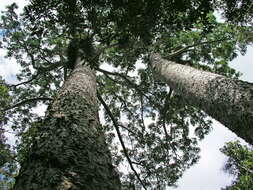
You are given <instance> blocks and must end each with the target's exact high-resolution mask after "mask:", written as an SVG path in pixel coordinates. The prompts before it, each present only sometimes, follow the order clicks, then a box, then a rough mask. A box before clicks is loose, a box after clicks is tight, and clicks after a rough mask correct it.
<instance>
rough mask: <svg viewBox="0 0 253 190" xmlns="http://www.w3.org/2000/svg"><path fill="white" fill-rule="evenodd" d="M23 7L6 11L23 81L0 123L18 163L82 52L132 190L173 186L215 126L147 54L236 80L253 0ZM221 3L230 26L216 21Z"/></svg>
mask: <svg viewBox="0 0 253 190" xmlns="http://www.w3.org/2000/svg"><path fill="white" fill-rule="evenodd" d="M16 8H17V6H16V4H12V5H10V6H9V7H8V8H7V10H6V11H5V12H4V13H3V16H2V18H1V25H0V27H1V29H2V30H3V31H4V34H3V40H2V42H1V48H3V49H5V50H6V51H7V55H6V57H8V58H11V57H12V58H15V59H16V61H17V63H18V64H20V66H21V70H20V73H19V74H18V75H17V76H16V77H17V83H16V84H6V85H5V87H4V89H5V90H3V96H2V94H1V98H2V97H3V98H5V94H8V98H7V99H8V101H5V100H4V102H5V104H3V108H2V110H1V121H4V122H5V123H6V124H8V125H9V126H11V127H12V129H13V130H14V131H15V132H16V133H17V134H18V136H19V139H20V142H19V144H18V145H17V147H16V148H17V161H19V162H22V161H23V159H24V156H25V154H26V152H28V151H29V147H31V144H32V143H33V138H35V136H36V127H37V125H38V123H39V121H40V120H41V119H43V118H41V117H39V116H38V115H37V114H36V113H35V112H34V111H33V108H35V107H36V106H38V105H40V103H41V102H43V103H44V104H46V105H49V104H50V101H51V100H52V99H53V98H54V96H55V94H57V91H58V90H59V88H60V87H61V86H62V84H63V83H64V81H65V79H66V78H68V76H69V75H70V74H71V66H69V65H68V62H69V61H70V59H71V58H72V57H73V56H75V54H73V52H75V48H77V49H79V48H80V49H82V50H83V52H84V53H83V59H85V60H86V61H87V63H88V65H89V66H90V67H91V68H92V69H94V70H95V71H96V72H97V88H98V97H99V100H100V102H101V103H102V105H103V109H104V112H103V115H101V118H103V119H104V120H105V122H104V124H103V129H104V130H105V131H106V134H107V141H108V144H110V149H111V152H112V155H113V160H114V164H115V165H116V166H120V167H122V166H123V165H124V164H125V161H128V162H129V164H130V165H131V168H132V170H129V171H121V175H122V177H121V179H122V182H123V184H124V185H125V186H126V188H127V187H130V186H133V185H135V186H136V187H140V186H143V184H145V186H146V187H154V188H158V189H159V188H160V189H162V188H163V187H165V186H166V185H169V186H173V185H175V184H176V181H177V179H178V178H179V177H180V176H181V175H182V173H183V172H184V171H185V170H186V169H187V168H189V167H190V166H191V165H193V164H194V163H196V162H197V161H198V159H199V155H198V153H199V147H198V145H197V144H198V140H199V139H202V138H204V136H205V134H207V133H208V132H209V131H210V128H211V121H210V120H209V119H207V117H206V116H207V115H206V113H204V112H203V111H202V110H199V109H198V108H195V107H193V106H190V105H187V104H186V103H185V102H184V101H182V98H181V97H182V96H183V94H177V93H175V92H174V91H173V89H172V88H170V87H169V86H168V85H166V84H164V83H161V82H159V80H158V79H157V77H156V76H153V73H152V69H151V67H150V63H149V59H148V57H149V53H150V52H152V51H157V52H160V53H161V54H162V55H163V56H164V57H166V58H168V59H170V60H173V61H176V62H178V63H181V64H186V65H190V66H193V67H196V68H199V69H203V70H208V71H212V72H216V73H219V74H222V75H225V76H227V77H231V78H237V77H238V76H239V73H238V72H236V71H235V70H234V69H232V68H230V67H229V66H228V63H229V62H230V61H231V60H233V59H234V58H235V57H236V56H237V55H238V53H242V54H244V53H245V52H246V49H247V45H249V44H252V41H253V35H252V30H253V28H252V26H251V24H252V23H251V22H252V20H251V18H252V14H251V13H252V11H253V8H252V1H250V0H241V1H240V2H238V1H226V0H225V1H223V0H219V1H206V0H193V1H190V0H177V1H163V0H151V1H140V0H131V1H127V0H95V1H90V0H75V1H74V0H67V1H60V0H55V1H39V0H31V1H30V3H29V4H28V5H27V6H26V7H25V8H24V12H23V13H22V14H21V15H18V14H17V13H16ZM217 9H219V10H220V11H222V13H223V14H224V16H225V18H226V19H227V21H228V22H225V23H220V22H218V21H217V19H216V17H215V14H214V11H215V10H217ZM107 67H108V68H111V69H110V70H109V69H108V70H106V68H107ZM5 91H6V93H5ZM4 93H5V94H4ZM6 96H7V95H6ZM147 121H149V122H147ZM116 136H118V139H119V140H117V138H115V137H116ZM119 144H120V145H121V146H118V145H119ZM7 162H8V161H7ZM133 168H135V170H134V169H133ZM136 173H138V176H139V177H137V175H136ZM139 179H141V181H142V182H143V183H141V181H140V180H139Z"/></svg>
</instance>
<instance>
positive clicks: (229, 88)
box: [150, 53, 253, 144]
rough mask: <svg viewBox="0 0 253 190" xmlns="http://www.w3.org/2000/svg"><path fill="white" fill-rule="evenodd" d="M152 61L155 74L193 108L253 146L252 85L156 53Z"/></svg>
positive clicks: (152, 56) (151, 58)
mask: <svg viewBox="0 0 253 190" xmlns="http://www.w3.org/2000/svg"><path fill="white" fill-rule="evenodd" d="M150 61H151V64H152V67H153V70H154V73H155V74H156V75H157V76H159V78H160V79H161V80H163V81H164V82H165V83H167V84H168V85H169V86H170V87H172V88H173V89H174V90H175V91H176V92H177V93H180V94H181V95H183V98H184V99H185V100H186V101H187V102H188V103H189V104H191V105H193V106H196V107H198V108H200V109H202V110H203V111H205V112H206V113H207V114H209V115H210V116H211V117H213V118H214V119H216V120H217V121H219V122H221V123H222V124H223V125H225V126H226V127H227V128H229V129H230V130H231V131H233V132H234V133H235V134H237V135H238V136H239V137H241V138H243V139H244V140H245V141H247V142H248V143H250V144H253V84H252V83H248V82H243V81H240V80H234V79H230V78H226V77H224V76H222V75H218V74H214V73H210V72H206V71H202V70H198V69H195V68H192V67H189V66H186V65H181V64H177V63H175V62H171V61H168V60H165V59H162V58H161V56H160V55H159V54H157V53H155V54H152V55H151V57H150Z"/></svg>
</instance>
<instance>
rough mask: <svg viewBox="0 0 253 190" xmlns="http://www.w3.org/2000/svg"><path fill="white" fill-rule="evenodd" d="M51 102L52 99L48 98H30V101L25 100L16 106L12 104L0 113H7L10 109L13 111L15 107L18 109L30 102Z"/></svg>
mask: <svg viewBox="0 0 253 190" xmlns="http://www.w3.org/2000/svg"><path fill="white" fill-rule="evenodd" d="M51 100H53V99H52V98H49V97H38V98H30V99H26V100H23V101H21V102H18V103H17V104H14V105H12V106H9V107H7V108H5V109H3V110H1V111H7V110H10V109H13V108H15V107H19V106H22V105H24V104H27V103H30V102H34V101H51Z"/></svg>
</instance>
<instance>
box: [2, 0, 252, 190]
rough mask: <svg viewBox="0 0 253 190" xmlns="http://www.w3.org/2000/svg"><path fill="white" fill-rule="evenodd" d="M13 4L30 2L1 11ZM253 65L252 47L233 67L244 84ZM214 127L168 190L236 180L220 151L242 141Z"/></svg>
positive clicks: (11, 76) (214, 187) (6, 73)
mask: <svg viewBox="0 0 253 190" xmlns="http://www.w3.org/2000/svg"><path fill="white" fill-rule="evenodd" d="M12 2H16V3H18V5H20V6H22V5H24V3H26V2H27V1H26V0H0V10H3V9H4V6H5V5H7V4H10V3H12ZM0 16H1V13H0ZM0 39H1V38H0ZM3 55H4V52H3V51H0V75H1V76H2V77H3V78H5V79H6V80H7V81H8V82H14V80H15V74H16V73H17V72H18V70H19V66H18V65H17V64H16V63H15V60H12V59H8V60H6V59H4V58H3ZM252 62H253V47H249V48H248V52H247V54H246V55H245V56H238V57H237V58H236V59H235V60H234V61H232V63H231V66H232V67H233V68H235V69H236V70H238V71H240V72H241V73H242V74H243V75H242V76H241V78H240V79H241V80H244V81H248V82H253V63H252ZM44 109H45V108H38V111H39V112H42V110H44ZM212 127H213V130H212V131H211V132H210V134H209V135H207V136H206V137H205V138H204V140H202V141H201V142H200V148H201V153H200V156H201V159H200V160H199V162H198V163H197V164H196V165H194V166H192V167H191V168H190V169H188V170H187V171H186V172H185V173H184V175H183V177H182V178H181V179H180V180H179V181H178V188H176V189H175V188H168V190H220V188H221V187H224V186H226V185H229V184H230V183H231V181H232V180H233V176H230V175H228V174H226V173H224V172H223V170H222V167H223V166H224V163H225V162H226V159H227V158H226V156H225V155H223V154H222V153H221V152H220V151H219V149H220V148H221V147H223V146H224V144H225V142H228V141H232V140H237V139H239V138H238V137H236V135H235V134H233V133H232V132H231V131H229V130H228V129H226V128H225V127H224V126H223V125H221V124H220V123H218V122H216V121H214V124H213V126H212ZM239 140H240V139H239ZM242 142H243V141H242Z"/></svg>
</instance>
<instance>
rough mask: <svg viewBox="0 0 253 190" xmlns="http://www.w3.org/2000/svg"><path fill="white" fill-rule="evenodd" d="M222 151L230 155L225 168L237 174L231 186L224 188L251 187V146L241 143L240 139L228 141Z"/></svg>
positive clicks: (252, 156)
mask: <svg viewBox="0 0 253 190" xmlns="http://www.w3.org/2000/svg"><path fill="white" fill-rule="evenodd" d="M221 152H222V153H224V154H225V155H226V156H228V161H227V163H226V164H225V166H224V170H225V171H226V172H228V173H229V174H231V175H234V176H235V180H234V181H233V182H232V184H231V185H230V186H227V187H226V188H224V189H223V190H235V189H238V190H243V189H250V188H251V187H252V185H253V170H252V168H253V150H252V147H251V146H246V145H241V144H240V143H239V142H238V141H235V142H229V143H227V144H226V145H225V146H224V147H223V148H222V149H221Z"/></svg>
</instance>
